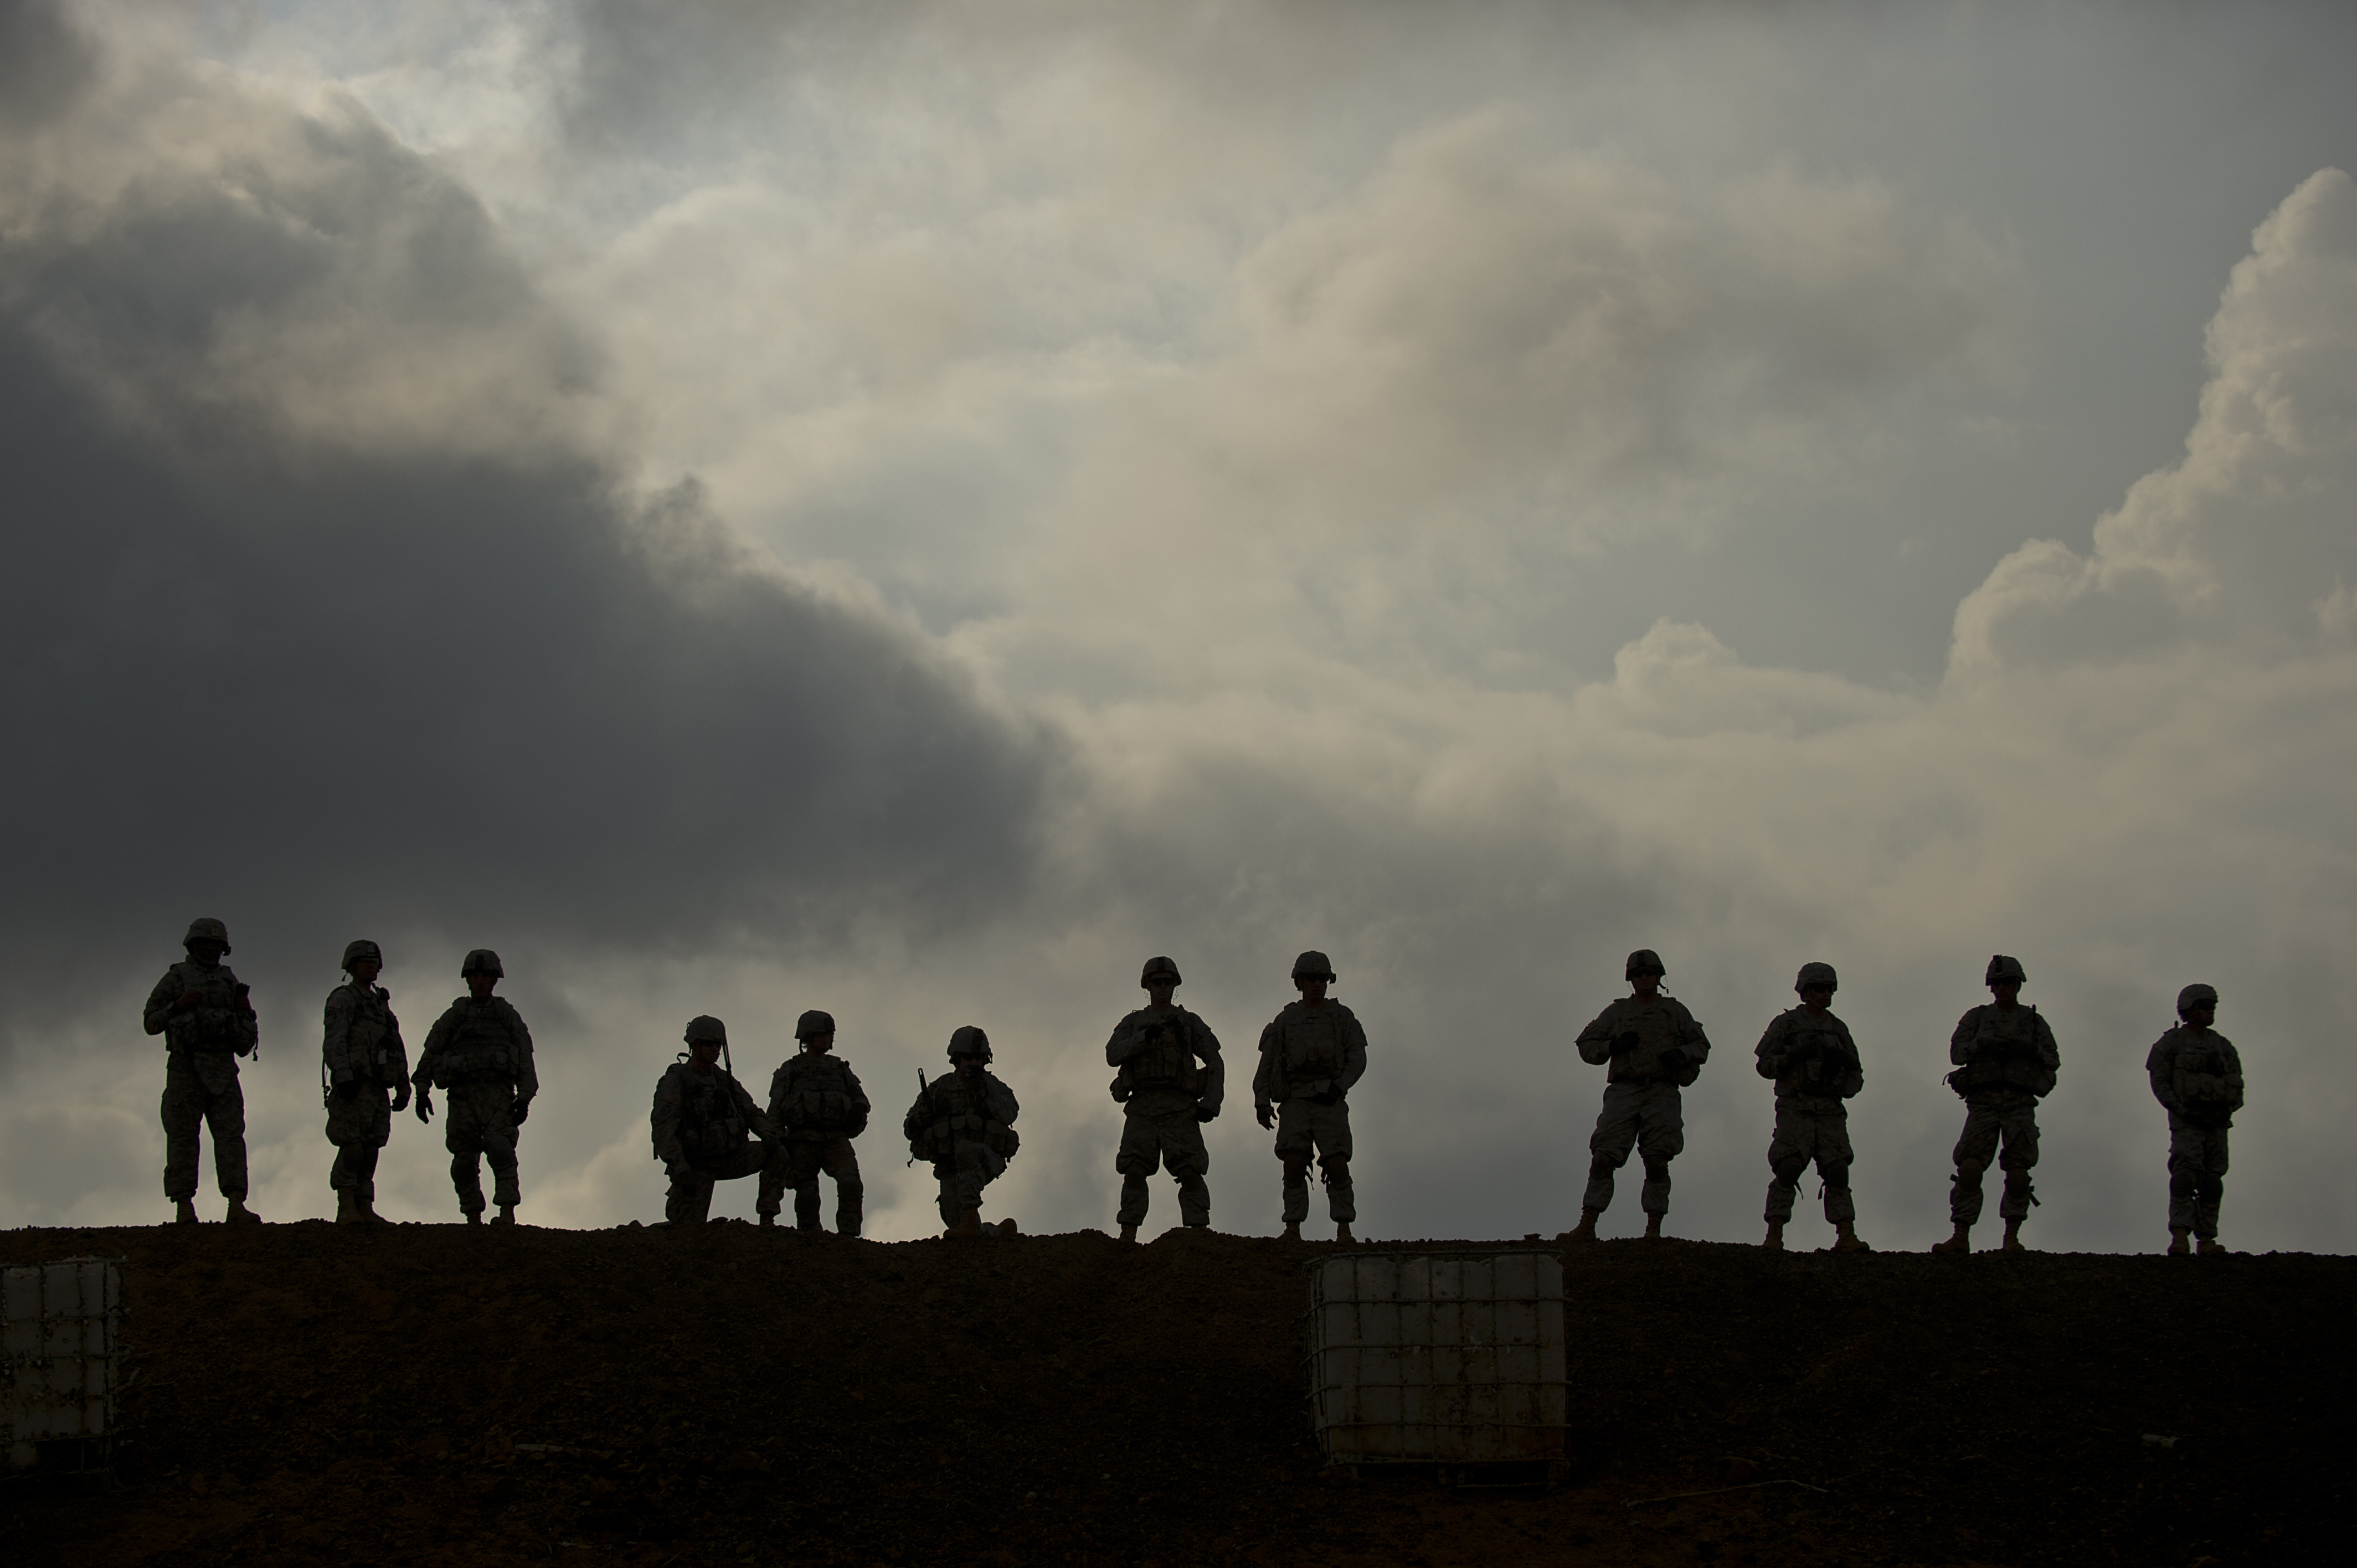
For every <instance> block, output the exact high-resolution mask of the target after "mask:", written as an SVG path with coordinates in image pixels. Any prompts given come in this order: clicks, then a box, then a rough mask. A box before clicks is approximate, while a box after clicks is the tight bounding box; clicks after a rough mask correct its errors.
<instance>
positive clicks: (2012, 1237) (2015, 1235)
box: [2005, 1219, 2029, 1252]
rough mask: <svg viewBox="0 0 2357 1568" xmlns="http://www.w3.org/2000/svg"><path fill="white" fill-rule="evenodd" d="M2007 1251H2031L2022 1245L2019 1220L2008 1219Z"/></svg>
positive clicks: (2006, 1228) (2006, 1230)
mask: <svg viewBox="0 0 2357 1568" xmlns="http://www.w3.org/2000/svg"><path fill="white" fill-rule="evenodd" d="M2005 1251H2008V1252H2027V1251H2029V1248H2027V1247H2025V1246H2023V1245H2022V1244H2021V1221H2020V1220H2018V1219H2008V1220H2007V1221H2006V1222H2005Z"/></svg>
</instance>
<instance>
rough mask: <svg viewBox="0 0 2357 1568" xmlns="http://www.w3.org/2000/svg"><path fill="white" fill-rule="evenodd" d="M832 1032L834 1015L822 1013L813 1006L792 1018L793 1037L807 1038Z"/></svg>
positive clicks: (798, 1038)
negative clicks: (799, 1015)
mask: <svg viewBox="0 0 2357 1568" xmlns="http://www.w3.org/2000/svg"><path fill="white" fill-rule="evenodd" d="M832 1034H834V1014H832V1013H822V1012H820V1011H819V1010H818V1009H817V1008H815V1007H813V1008H812V1009H811V1010H810V1011H809V1012H807V1013H805V1014H803V1015H802V1016H801V1017H800V1018H797V1019H795V1020H794V1038H795V1039H797V1040H807V1039H810V1038H812V1037H813V1036H818V1035H832Z"/></svg>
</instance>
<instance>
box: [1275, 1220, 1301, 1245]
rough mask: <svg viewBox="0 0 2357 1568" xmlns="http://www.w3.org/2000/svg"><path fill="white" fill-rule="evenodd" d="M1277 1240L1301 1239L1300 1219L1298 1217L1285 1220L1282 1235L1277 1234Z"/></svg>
mask: <svg viewBox="0 0 2357 1568" xmlns="http://www.w3.org/2000/svg"><path fill="white" fill-rule="evenodd" d="M1277 1240H1280V1241H1298V1240H1301V1221H1299V1220H1298V1219H1288V1220H1286V1222H1285V1233H1284V1234H1283V1235H1281V1236H1279V1237H1278V1238H1277Z"/></svg>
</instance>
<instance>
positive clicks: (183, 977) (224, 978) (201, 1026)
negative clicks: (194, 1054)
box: [164, 963, 262, 1056]
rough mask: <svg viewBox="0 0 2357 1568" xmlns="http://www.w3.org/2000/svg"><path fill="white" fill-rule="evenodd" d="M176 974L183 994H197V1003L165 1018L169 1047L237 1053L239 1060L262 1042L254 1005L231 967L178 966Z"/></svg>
mask: <svg viewBox="0 0 2357 1568" xmlns="http://www.w3.org/2000/svg"><path fill="white" fill-rule="evenodd" d="M172 972H173V973H174V974H176V975H178V977H179V979H180V982H181V989H182V990H184V991H193V992H195V993H197V1000H196V1002H195V1003H194V1004H192V1005H190V1006H188V1007H184V1008H182V1009H180V1010H179V1011H178V1012H176V1013H172V1014H169V1015H167V1016H166V1017H165V1020H164V1043H165V1045H166V1046H167V1047H169V1048H171V1049H172V1050H176V1051H220V1052H234V1053H235V1054H237V1055H238V1056H243V1055H245V1054H246V1053H247V1052H248V1051H250V1050H252V1049H253V1047H254V1043H255V1042H256V1041H258V1040H260V1039H261V1038H262V1030H261V1026H260V1025H259V1024H258V1023H257V1022H256V1020H255V1018H254V1015H253V1003H252V1002H251V1001H249V1000H247V995H246V988H245V987H244V986H243V985H242V984H240V983H238V978H237V976H236V975H234V974H232V973H231V972H230V969H229V966H228V965H227V964H215V965H214V966H213V967H212V968H210V969H205V968H203V967H201V966H200V965H198V964H195V963H176V964H174V965H173V966H172Z"/></svg>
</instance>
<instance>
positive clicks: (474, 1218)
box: [464, 1208, 483, 1225]
mask: <svg viewBox="0 0 2357 1568" xmlns="http://www.w3.org/2000/svg"><path fill="white" fill-rule="evenodd" d="M464 1212H465V1213H466V1216H467V1223H468V1224H469V1225H480V1224H481V1223H482V1222H483V1211H482V1210H481V1209H479V1208H469V1209H467V1210H465V1211H464Z"/></svg>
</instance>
